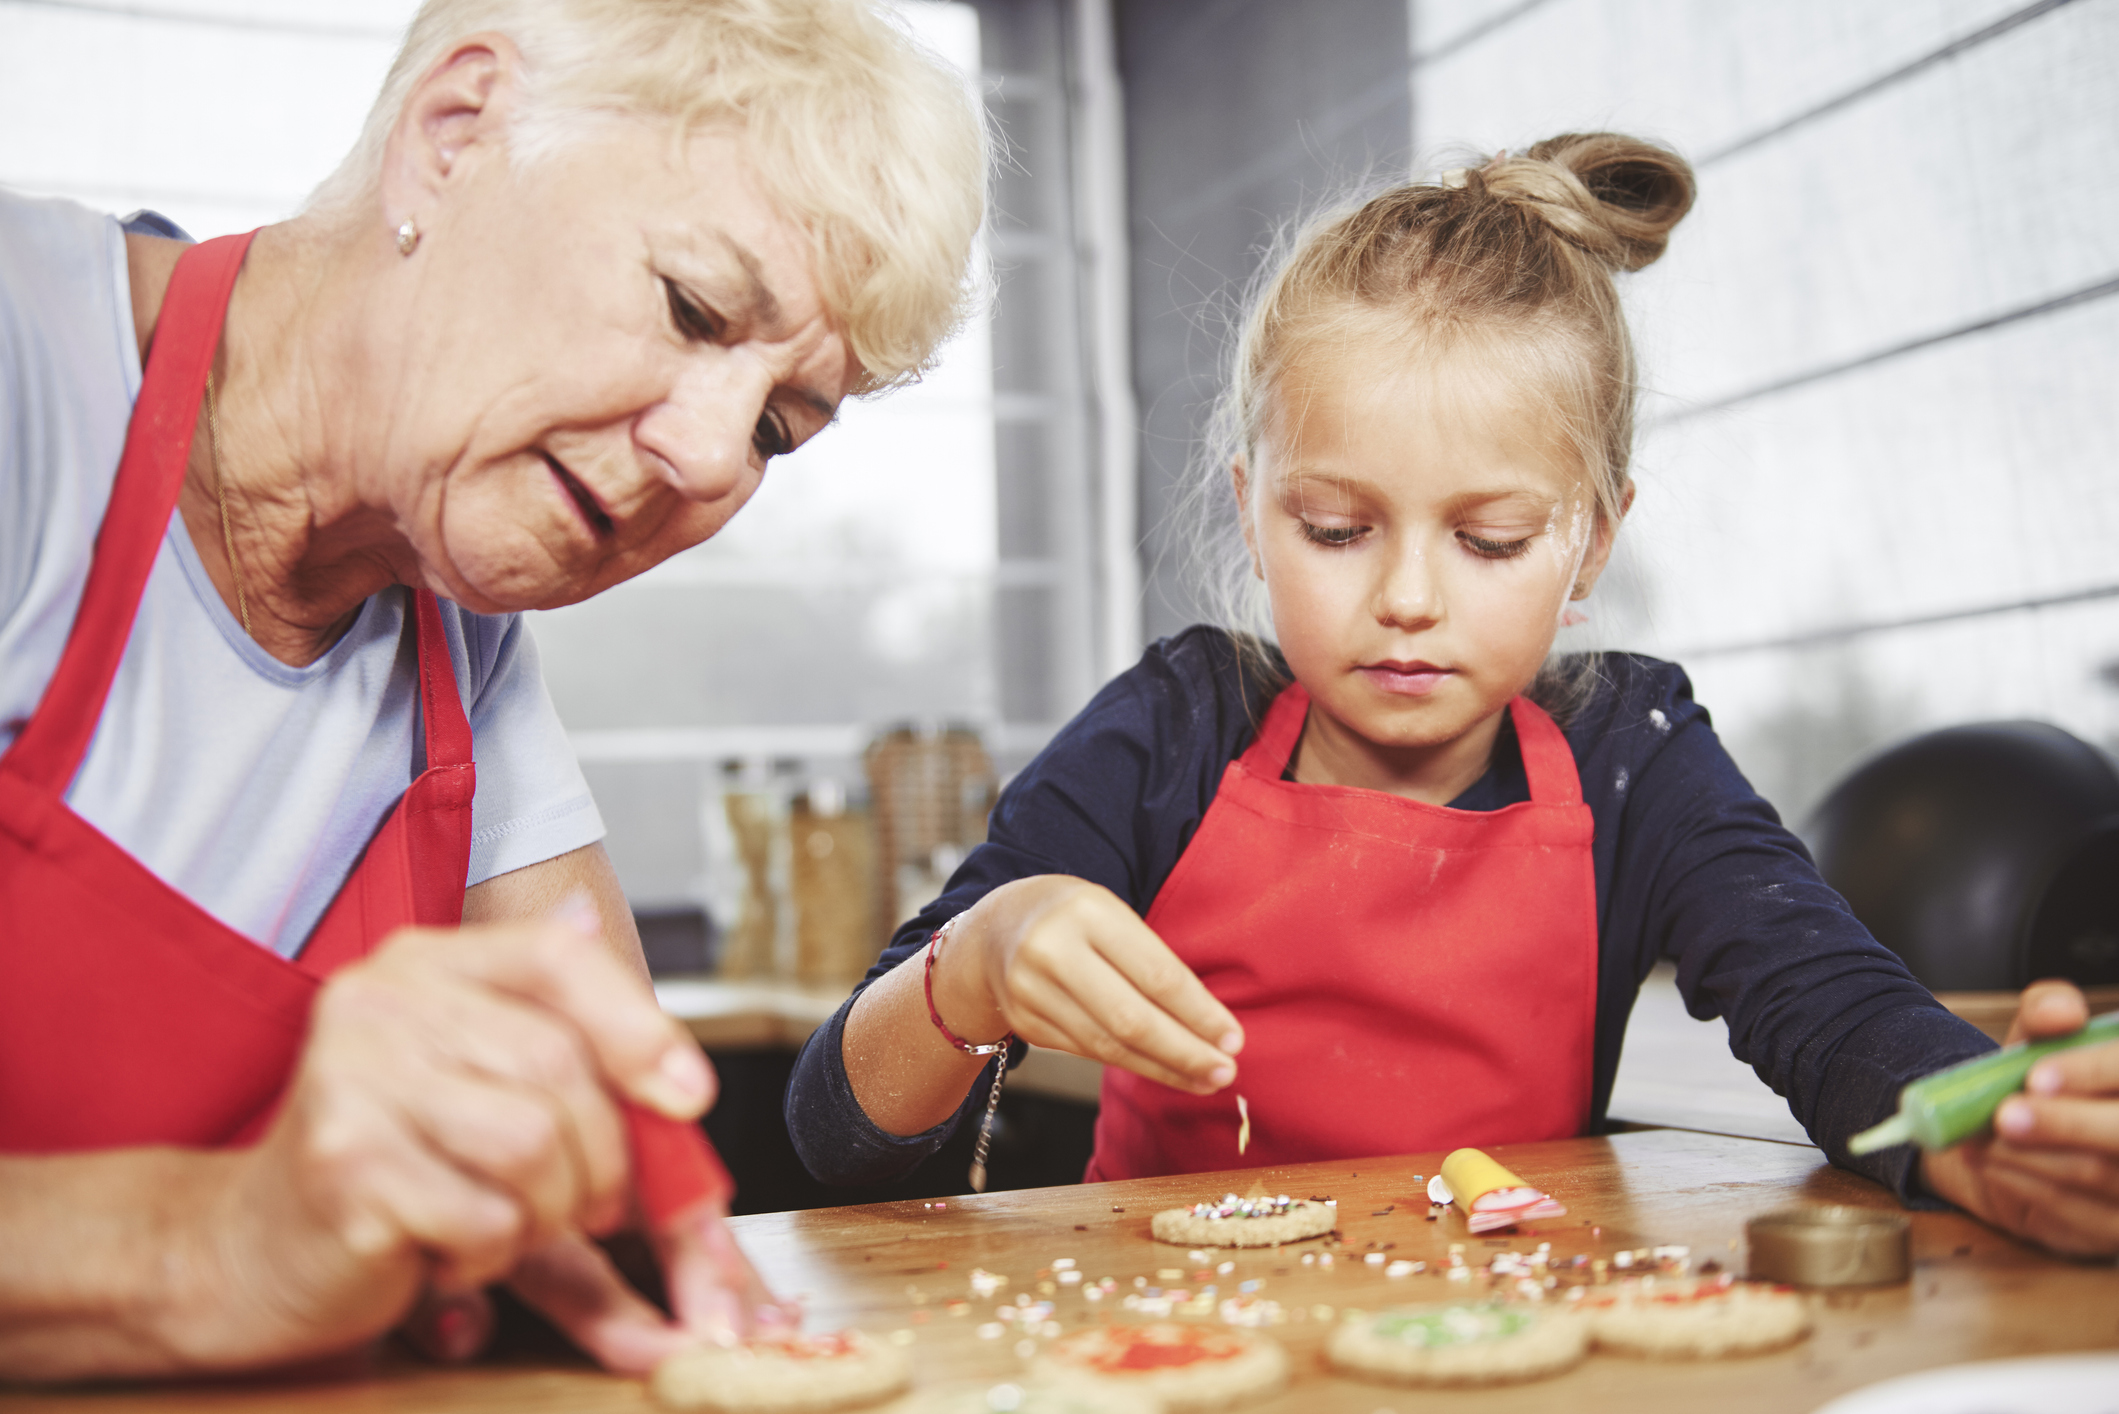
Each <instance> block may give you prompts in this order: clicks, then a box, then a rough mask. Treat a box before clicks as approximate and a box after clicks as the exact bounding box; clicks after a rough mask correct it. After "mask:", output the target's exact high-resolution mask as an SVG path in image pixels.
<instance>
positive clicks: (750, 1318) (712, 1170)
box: [625, 1104, 801, 1343]
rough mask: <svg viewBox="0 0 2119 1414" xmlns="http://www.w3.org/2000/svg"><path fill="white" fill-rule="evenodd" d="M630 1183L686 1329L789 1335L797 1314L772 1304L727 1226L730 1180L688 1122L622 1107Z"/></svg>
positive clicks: (722, 1336)
mask: <svg viewBox="0 0 2119 1414" xmlns="http://www.w3.org/2000/svg"><path fill="white" fill-rule="evenodd" d="M625 1121H626V1131H627V1137H628V1139H629V1140H630V1143H631V1148H632V1154H633V1184H634V1190H635V1191H636V1192H637V1193H638V1194H639V1197H640V1209H641V1215H642V1216H643V1217H644V1218H645V1219H646V1220H647V1229H648V1235H649V1238H650V1240H652V1241H653V1243H654V1244H655V1251H656V1256H657V1257H658V1258H659V1259H660V1260H661V1264H662V1272H663V1276H664V1279H665V1280H666V1281H667V1282H668V1284H669V1296H670V1305H671V1306H672V1307H673V1308H674V1309H675V1311H676V1314H677V1318H678V1320H679V1321H681V1322H682V1323H683V1324H685V1325H686V1326H688V1327H690V1328H692V1329H694V1330H696V1331H699V1332H700V1333H701V1334H703V1335H706V1336H708V1337H709V1338H711V1339H714V1340H716V1341H720V1342H723V1343H726V1342H728V1341H731V1340H734V1339H738V1338H743V1337H749V1336H755V1335H760V1334H769V1333H772V1332H773V1331H775V1330H776V1329H777V1330H782V1331H786V1332H792V1331H794V1330H795V1329H798V1328H799V1327H800V1325H801V1313H800V1311H799V1310H798V1309H796V1308H794V1307H791V1306H788V1305H785V1304H783V1303H781V1302H778V1301H775V1300H774V1299H773V1297H772V1295H771V1294H770V1293H769V1292H768V1291H767V1290H766V1289H765V1283H764V1282H763V1281H762V1280H760V1279H759V1276H758V1273H757V1271H756V1270H755V1269H754V1268H753V1267H752V1266H751V1264H750V1261H749V1259H748V1258H746V1257H745V1256H744V1255H743V1250H742V1249H741V1248H740V1247H738V1246H737V1245H736V1238H735V1234H734V1233H732V1232H730V1231H729V1227H728V1205H729V1200H730V1199H731V1198H733V1197H735V1194H736V1185H735V1181H734V1180H733V1179H731V1178H730V1177H729V1173H728V1169H727V1167H726V1166H725V1165H723V1164H722V1162H721V1156H720V1155H719V1154H717V1153H715V1152H714V1146H713V1145H712V1144H710V1143H709V1142H707V1138H706V1135H705V1133H704V1132H703V1131H701V1130H700V1128H699V1126H698V1125H697V1124H696V1123H692V1122H690V1121H686V1120H675V1119H670V1118H669V1117H667V1116H665V1115H659V1114H656V1113H655V1112H654V1111H653V1110H650V1109H647V1108H645V1107H643V1106H640V1105H632V1104H629V1105H627V1106H626V1107H625Z"/></svg>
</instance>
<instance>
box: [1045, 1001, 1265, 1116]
mask: <svg viewBox="0 0 2119 1414" xmlns="http://www.w3.org/2000/svg"><path fill="white" fill-rule="evenodd" d="M1118 980H1119V985H1120V986H1125V985H1126V984H1125V983H1124V982H1123V980H1122V979H1118ZM1079 985H1080V983H1079V981H1077V983H1076V987H1077V988H1079ZM1024 1001H1025V1002H1026V1003H1027V1005H1028V1007H1029V1009H1030V1010H1031V1011H1032V1013H1033V1014H1034V1015H1036V1017H1037V1018H1038V1019H1039V1020H1040V1021H1041V1022H1042V1023H1043V1024H1045V1025H1046V1026H1049V1027H1050V1028H1051V1030H1052V1033H1053V1036H1052V1040H1050V1041H1047V1040H1046V1039H1044V1038H1042V1037H1040V1036H1038V1035H1037V1034H1035V1033H1034V1032H1029V1031H1026V1032H1025V1033H1024V1039H1025V1040H1027V1041H1031V1042H1033V1043H1034V1044H1037V1045H1051V1044H1056V1045H1057V1047H1058V1048H1059V1049H1062V1050H1069V1051H1073V1052H1075V1053H1076V1054H1077V1055H1085V1056H1089V1057H1092V1058H1093V1059H1096V1060H1100V1061H1102V1062H1104V1063H1105V1064H1107V1065H1115V1066H1119V1067H1121V1068H1122V1069H1125V1070H1130V1071H1132V1072H1133V1073H1134V1074H1136V1075H1140V1076H1144V1077H1145V1078H1147V1079H1149V1080H1153V1081H1157V1082H1159V1083H1161V1084H1164V1085H1168V1086H1170V1087H1171V1088H1172V1089H1175V1090H1185V1091H1189V1092H1191V1093H1193V1094H1210V1093H1212V1092H1213V1091H1215V1090H1218V1089H1220V1088H1221V1086H1222V1085H1224V1084H1227V1083H1228V1082H1227V1080H1223V1081H1221V1082H1220V1083H1215V1082H1214V1081H1212V1080H1211V1079H1209V1078H1208V1072H1209V1071H1210V1070H1211V1068H1212V1067H1211V1065H1210V1066H1207V1067H1205V1068H1203V1069H1202V1070H1201V1071H1200V1072H1199V1073H1194V1072H1193V1071H1191V1070H1189V1069H1186V1068H1184V1067H1183V1066H1182V1065H1181V1064H1172V1063H1171V1060H1170V1059H1169V1058H1168V1053H1169V1052H1170V1051H1175V1052H1177V1053H1178V1054H1180V1055H1181V1054H1183V1053H1184V1048H1185V1047H1187V1046H1192V1047H1198V1048H1199V1049H1200V1050H1202V1051H1204V1052H1205V1053H1206V1054H1207V1055H1209V1056H1212V1057H1214V1058H1215V1060H1216V1062H1218V1064H1220V1065H1223V1066H1226V1065H1228V1064H1229V1062H1228V1060H1227V1058H1226V1057H1224V1056H1222V1055H1221V1053H1220V1052H1218V1051H1215V1050H1213V1049H1212V1048H1211V1047H1208V1046H1206V1045H1204V1043H1202V1042H1201V1041H1200V1040H1199V1038H1198V1037H1196V1036H1193V1035H1192V1034H1191V1033H1190V1032H1188V1031H1186V1030H1185V1029H1184V1028H1183V1027H1181V1026H1179V1025H1178V1024H1177V1023H1176V1022H1175V1021H1172V1020H1171V1019H1170V1018H1169V1017H1167V1016H1164V1015H1162V1014H1161V1013H1160V1012H1159V1011H1157V1010H1156V1009H1155V1008H1153V1007H1151V1006H1149V1004H1148V1003H1147V1002H1146V1001H1144V1000H1142V999H1141V997H1140V995H1139V994H1138V993H1134V992H1131V990H1130V988H1128V990H1127V993H1126V995H1125V996H1124V997H1122V998H1121V999H1119V1000H1117V1001H1106V1002H1104V1003H1101V1004H1097V1003H1090V1004H1086V1005H1085V1004H1084V1003H1083V1002H1082V1001H1080V1000H1078V999H1077V994H1076V991H1075V990H1070V989H1068V988H1062V987H1058V986H1054V985H1052V984H1051V983H1050V982H1048V981H1046V980H1044V979H1039V980H1038V982H1037V984H1036V986H1035V988H1034V990H1033V991H1032V992H1031V994H1030V995H1029V996H1027V997H1025V998H1024ZM1158 1022H1159V1023H1160V1024H1159V1025H1158V1024H1157V1023H1158ZM1156 1040H1160V1041H1162V1042H1163V1043H1164V1049H1158V1048H1156V1047H1155V1046H1154V1045H1153V1042H1154V1041H1156ZM1231 1078H1233V1076H1232V1077H1231Z"/></svg>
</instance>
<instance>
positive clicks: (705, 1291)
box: [649, 1205, 801, 1342]
mask: <svg viewBox="0 0 2119 1414" xmlns="http://www.w3.org/2000/svg"><path fill="white" fill-rule="evenodd" d="M649 1237H650V1238H651V1239H652V1240H653V1242H654V1244H655V1256H656V1259H657V1261H658V1262H659V1263H660V1265H661V1267H662V1275H663V1281H664V1284H665V1285H666V1286H667V1287H668V1289H669V1297H670V1307H671V1309H672V1310H673V1311H675V1312H676V1315H677V1321H678V1324H680V1325H681V1326H683V1327H684V1328H685V1330H687V1331H689V1332H691V1333H692V1334H693V1335H694V1336H704V1337H706V1338H707V1339H709V1340H712V1341H716V1342H725V1341H727V1340H730V1339H736V1338H742V1337H748V1336H753V1335H757V1334H759V1333H760V1332H761V1331H772V1330H790V1331H791V1330H794V1329H797V1328H799V1327H800V1325H801V1315H800V1312H799V1311H797V1310H795V1309H793V1308H791V1307H788V1306H785V1305H783V1304H782V1303H780V1302H778V1301H776V1300H774V1299H773V1296H772V1293H771V1292H769V1291H767V1290H766V1287H765V1283H764V1281H763V1280H762V1279H760V1277H759V1276H758V1272H757V1269H756V1268H754V1267H753V1266H751V1264H750V1259H749V1258H748V1257H746V1256H744V1255H743V1249H742V1248H741V1247H739V1246H737V1245H736V1234H735V1233H734V1232H733V1231H731V1230H730V1228H729V1225H728V1218H727V1216H726V1215H725V1214H723V1213H720V1212H717V1211H715V1210H713V1209H712V1208H711V1207H708V1206H706V1205H700V1206H698V1207H695V1208H693V1209H692V1210H691V1211H689V1212H687V1213H685V1214H684V1215H683V1216H682V1217H681V1218H679V1219H678V1220H677V1221H676V1222H675V1223H673V1224H672V1225H670V1226H668V1227H665V1228H661V1229H658V1230H656V1231H654V1232H651V1233H650V1234H649Z"/></svg>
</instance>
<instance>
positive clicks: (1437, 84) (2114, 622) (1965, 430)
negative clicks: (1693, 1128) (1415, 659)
mask: <svg viewBox="0 0 2119 1414" xmlns="http://www.w3.org/2000/svg"><path fill="white" fill-rule="evenodd" d="M1412 19H1413V49H1414V62H1413V92H1414V114H1415V116H1414V136H1415V143H1416V147H1417V149H1418V150H1419V151H1420V152H1421V153H1423V154H1424V155H1430V156H1433V155H1437V154H1440V153H1442V152H1444V151H1446V150H1447V148H1448V146H1449V145H1450V144H1452V143H1470V144H1473V145H1476V146H1477V147H1479V148H1482V149H1491V148H1496V147H1501V146H1510V147H1519V146H1521V145H1523V144H1525V143H1527V142H1529V141H1532V140H1535V139H1536V138H1539V137H1543V136H1547V135H1550V134H1552V133H1556V132H1561V131H1566V130H1569V129H1582V128H1587V127H1611V128H1616V129H1619V130H1621V131H1630V132H1637V133H1641V134H1643V135H1647V136H1654V137H1658V138H1661V139H1663V140H1665V141H1668V142H1671V143H1673V144H1675V145H1676V146H1677V147H1678V148H1679V149H1680V150H1681V151H1683V152H1684V153H1685V154H1686V155H1687V156H1688V157H1690V158H1691V159H1692V160H1693V161H1694V162H1695V163H1696V164H1697V165H1698V167H1699V171H1700V202H1699V205H1698V207H1697V209H1696V210H1695V212H1694V214H1693V215H1692V216H1691V217H1690V218H1688V220H1687V221H1686V223H1685V224H1684V225H1683V226H1681V227H1680V228H1679V230H1678V232H1677V234H1676V236H1675V237H1674V239H1673V241H1672V245H1671V251H1670V254H1669V255H1668V256H1667V257H1666V258H1665V260H1664V261H1663V262H1662V263H1660V264H1658V265H1656V266H1654V267H1652V268H1651V269H1650V270H1648V271H1647V272H1644V273H1643V274H1642V275H1640V276H1638V277H1635V279H1634V280H1633V281H1632V282H1631V289H1630V291H1629V301H1630V304H1631V306H1632V308H1633V309H1634V311H1635V322H1636V329H1637V331H1638V332H1639V333H1640V335H1641V341H1642V350H1643V354H1644V358H1645V361H1646V365H1647V367H1646V372H1647V375H1648V378H1649V380H1650V383H1651V385H1652V387H1653V392H1652V395H1651V396H1650V398H1649V400H1648V403H1647V405H1646V407H1645V409H1644V414H1645V416H1644V421H1643V434H1642V437H1641V441H1640V449H1639V456H1638V460H1637V463H1636V467H1635V472H1636V476H1637V478H1638V480H1639V482H1640V486H1641V492H1640V500H1639V503H1638V506H1637V509H1636V512H1635V515H1634V517H1633V521H1632V523H1631V524H1629V526H1628V527H1627V530H1626V533H1625V535H1624V536H1623V537H1622V539H1621V563H1620V564H1619V565H1618V566H1617V567H1616V569H1615V572H1614V574H1613V576H1611V578H1610V579H1608V580H1607V582H1606V586H1605V588H1603V589H1600V590H1599V592H1598V595H1597V600H1596V601H1594V602H1593V603H1592V606H1591V608H1592V614H1593V618H1594V620H1595V622H1593V624H1592V625H1591V627H1590V628H1589V630H1587V634H1586V636H1587V637H1589V638H1590V640H1591V641H1597V642H1603V643H1608V644H1611V645H1613V646H1620V647H1628V648H1638V649H1642V650H1645V651H1649V652H1655V653H1660V654H1663V655H1665V656H1671V657H1675V658H1678V659H1679V660H1680V661H1682V662H1684V663H1685V664H1686V665H1687V666H1688V667H1689V668H1690V669H1692V672H1693V676H1694V679H1695V682H1696V683H1697V686H1698V689H1699V694H1700V697H1701V699H1702V700H1703V701H1705V702H1706V703H1707V704H1708V705H1709V706H1710V707H1711V708H1713V710H1714V712H1715V718H1716V723H1717V726H1718V728H1719V729H1720V730H1721V731H1722V733H1723V735H1724V737H1725V739H1726V740H1727V741H1728V742H1729V744H1730V747H1731V749H1732V750H1733V752H1734V753H1735V754H1736V756H1737V759H1738V760H1739V762H1740V763H1741V764H1742V765H1743V766H1744V767H1745V769H1746V770H1747V771H1748V772H1749V773H1750V774H1751V775H1752V777H1753V779H1754V781H1755V782H1756V783H1757V784H1758V785H1759V786H1760V788H1761V789H1762V790H1763V791H1764V792H1765V793H1766V794H1767V795H1768V796H1769V798H1772V799H1774V800H1775V801H1776V803H1778V804H1780V805H1782V807H1783V808H1784V810H1786V811H1787V813H1789V814H1790V815H1791V816H1792V817H1794V818H1797V819H1800V817H1801V816H1802V814H1803V813H1805V812H1806V811H1807V809H1808V807H1809V806H1810V805H1811V804H1812V803H1814V802H1815V800H1816V799H1817V798H1818V796H1819V795H1820V794H1821V792H1822V791H1823V790H1825V789H1826V788H1828V787H1829V786H1830V784H1831V783H1832V781H1833V780H1835V779H1836V778H1837V777H1838V775H1840V774H1841V773H1842V772H1843V771H1844V770H1845V768H1846V767H1847V766H1848V765H1849V764H1850V763H1851V761H1852V760H1853V759H1854V758H1855V757H1857V756H1858V755H1859V754H1861V753H1863V752H1865V751H1867V750H1870V749H1873V748H1874V747H1876V746H1878V745H1881V744H1883V743H1885V742H1888V741H1891V740H1895V739H1897V738H1900V737H1903V736H1906V735H1909V734H1912V733H1914V732H1917V731H1922V730H1926V729H1929V728H1932V727H1936V726H1940V725H1944V724H1947V723H1953V722H1962V721H1971V720H1981V719H1992V718H2004V717H2038V718H2043V719H2045V720H2048V721H2053V722H2057V723H2059V724H2060V725H2062V726H2064V727H2067V728H2068V729H2069V730H2071V731H2074V732H2075V733H2076V734H2078V735H2080V736H2083V737H2085V738H2087V739H2089V740H2092V741H2096V742H2099V743H2102V744H2105V745H2107V746H2112V745H2114V744H2115V742H2119V397H2115V396H2114V394H2113V386H2114V380H2113V369H2114V367H2115V355H2119V161H2115V160H2114V159H2113V157H2112V155H2111V147H2112V138H2113V136H2114V135H2115V134H2119V3H2115V0H2041V3H2036V4H2025V3H2022V0H2016V2H2015V3H2010V2H2009V0H1919V2H1918V3H1914V0H1902V3H1890V4H1862V5H1848V4H1844V3H1840V2H1839V0H1725V2H1724V3H1716V4H1712V5H1708V4H1700V3H1696V0H1529V3H1522V2H1521V0H1518V3H1498V0H1485V2H1484V3H1482V0H1413V4H1412Z"/></svg>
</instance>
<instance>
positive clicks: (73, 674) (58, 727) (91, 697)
mask: <svg viewBox="0 0 2119 1414" xmlns="http://www.w3.org/2000/svg"><path fill="white" fill-rule="evenodd" d="M256 234H257V233H256V232H255V231H252V232H250V233H248V234H246V235H240V236H221V237H218V238H216V239H214V240H210V241H206V242H205V243H203V244H201V245H195V246H193V247H192V248H191V249H189V250H187V251H185V252H184V253H183V255H181V256H179V257H178V258H177V266H176V270H175V271H174V272H173V273H172V274H171V275H170V277H169V289H168V291H167V292H166V293H165V294H164V295H163V297H162V309H161V313H160V314H159V315H158V316H157V317H156V320H155V332H154V340H153V342H152V344H150V345H149V347H148V351H147V368H146V370H145V372H144V373H143V375H142V376H141V379H140V397H139V400H138V402H136V403H135V404H134V405H133V411H132V421H131V423H130V424H129V425H128V426H127V428H126V432H125V454H124V459H123V460H122V461H120V462H119V463H118V475H117V477H116V479H115V480H114V481H113V482H112V484H111V488H110V505H109V506H108V507H107V508H106V509H105V510H104V512H103V524H102V526H101V528H99V529H98V530H97V532H96V549H95V560H94V562H93V563H92V564H91V565H90V566H89V571H88V583H87V586H86V587H85V588H84V589H83V590H82V594H81V606H80V608H79V609H78V610H77V611H76V612H75V615H74V624H73V629H72V631H71V633H70V634H69V636H68V637H67V640H66V650H65V652H64V653H62V654H61V655H60V658H59V666H58V668H57V670H56V671H54V672H53V674H52V679H51V682H50V683H49V684H48V685H47V686H46V687H45V689H44V697H43V699H42V700H41V701H40V702H39V703H38V704H37V710H36V712H35V713H34V714H33V715H32V716H31V717H30V720H29V725H28V726H26V727H24V728H23V729H22V734H21V735H20V736H18V737H16V738H15V743H14V746H13V748H12V749H10V750H9V752H8V753H7V756H6V758H5V764H6V767H7V769H8V770H10V771H11V772H13V773H15V774H16V775H18V776H20V777H22V778H23V779H25V780H28V781H32V782H34V783H36V784H38V785H40V786H42V787H44V788H45V789H47V790H49V791H51V792H53V793H55V794H56V793H61V792H63V791H64V790H65V789H66V788H67V787H68V786H69V785H71V784H72V783H73V778H74V774H75V772H77V771H78V770H79V769H80V766H81V758H82V757H83V756H84V755H86V754H87V752H88V744H89V742H90V741H91V740H92V739H94V737H95V734H96V724H97V722H99V721H100V720H102V717H103V703H104V699H106V698H107V697H109V695H110V684H111V681H112V680H113V679H114V678H116V676H117V673H118V661H119V660H120V659H121V658H123V657H124V656H125V645H126V642H127V640H129V639H130V638H131V637H132V622H133V617H134V616H135V615H136V614H137V613H138V612H139V608H140V596H141V594H143V593H144V592H146V589H147V576H148V575H149V573H150V572H152V571H153V569H154V564H155V556H156V553H157V552H158V551H159V550H160V549H161V544H162V537H163V536H164V535H166V534H167V533H168V531H169V517H170V513H171V512H172V511H174V510H175V509H176V504H177V494H178V492H180V491H181V490H182V489H183V486H184V471H185V468H186V467H187V466H188V465H189V464H190V462H191V439H192V434H193V432H194V431H195V430H196V429H197V427H198V421H199V403H200V401H201V399H203V398H204V397H205V395H206V374H207V371H208V370H209V369H210V368H212V366H213V354H214V350H215V349H216V348H218V347H219V346H220V340H221V322H222V320H223V319H224V318H225V317H226V315H227V313H228V297H229V294H230V293H231V292H232V291H233V290H234V289H235V277H236V272H237V271H238V270H239V269H241V268H242V264H243V254H244V252H245V251H247V250H248V249H249V248H250V238H251V236H253V235H256Z"/></svg>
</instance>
